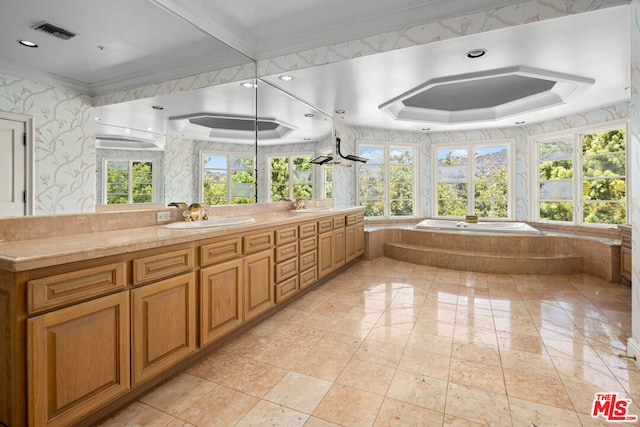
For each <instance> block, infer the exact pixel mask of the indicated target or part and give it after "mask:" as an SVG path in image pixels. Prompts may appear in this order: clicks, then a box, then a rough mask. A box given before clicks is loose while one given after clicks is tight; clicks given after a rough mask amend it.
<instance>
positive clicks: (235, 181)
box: [200, 151, 255, 205]
mask: <svg viewBox="0 0 640 427" xmlns="http://www.w3.org/2000/svg"><path fill="white" fill-rule="evenodd" d="M200 164H201V165H202V172H201V174H200V176H201V177H202V183H201V186H200V188H201V191H202V194H201V197H200V199H201V200H202V201H203V202H204V203H206V204H209V205H229V204H232V205H239V204H244V203H254V202H255V174H254V161H253V156H252V157H248V156H242V155H229V154H223V153H213V152H207V151H203V152H201V153H200Z"/></svg>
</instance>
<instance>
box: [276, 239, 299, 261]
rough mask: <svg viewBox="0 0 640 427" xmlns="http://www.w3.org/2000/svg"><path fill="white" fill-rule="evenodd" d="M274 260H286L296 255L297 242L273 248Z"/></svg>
mask: <svg viewBox="0 0 640 427" xmlns="http://www.w3.org/2000/svg"><path fill="white" fill-rule="evenodd" d="M275 253H276V255H275V258H276V262H282V261H286V260H288V259H291V258H293V257H295V256H297V255H298V242H294V243H289V244H288V245H284V246H279V247H277V248H276V249H275Z"/></svg>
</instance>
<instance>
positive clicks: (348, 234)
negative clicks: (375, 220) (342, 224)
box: [345, 225, 358, 262]
mask: <svg viewBox="0 0 640 427" xmlns="http://www.w3.org/2000/svg"><path fill="white" fill-rule="evenodd" d="M345 256H346V258H347V262H350V261H351V260H353V259H354V258H356V257H357V256H358V255H356V226H355V225H350V226H348V227H347V228H346V229H345Z"/></svg>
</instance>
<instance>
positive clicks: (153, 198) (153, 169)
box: [102, 157, 156, 205]
mask: <svg viewBox="0 0 640 427" xmlns="http://www.w3.org/2000/svg"><path fill="white" fill-rule="evenodd" d="M125 161H126V162H128V163H129V190H128V191H127V193H128V194H127V200H128V201H127V204H136V205H139V204H140V205H142V204H144V203H133V202H132V201H131V179H132V178H131V169H132V166H133V163H134V162H146V163H151V202H150V203H155V202H156V188H155V186H156V162H155V160H154V159H148V158H137V157H136V158H128V157H103V158H102V203H103V204H105V205H106V204H107V187H108V185H107V184H108V182H107V172H108V171H107V162H125Z"/></svg>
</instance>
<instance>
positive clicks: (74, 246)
mask: <svg viewBox="0 0 640 427" xmlns="http://www.w3.org/2000/svg"><path fill="white" fill-rule="evenodd" d="M362 209H363V208H361V207H354V208H344V209H332V210H325V211H318V212H317V213H304V214H300V213H294V212H290V211H285V212H282V211H280V212H270V213H264V214H260V215H251V217H253V218H254V219H255V222H252V223H249V224H241V225H234V226H226V227H214V228H200V229H188V230H181V229H169V228H166V227H165V225H166V224H162V225H155V226H150V227H137V228H128V229H120V230H111V231H100V232H93V233H84V234H74V235H69V236H57V237H42V238H36V239H29V240H16V241H7V242H2V243H0V269H1V270H6V271H11V272H19V271H27V270H32V269H36V268H42V267H50V266H53V265H58V264H65V263H70V262H77V261H85V260H90V259H97V258H101V257H105V256H111V255H119V254H124V253H130V252H135V251H140V250H145V249H153V248H158V247H163V246H169V245H176V244H181V243H190V242H194V241H198V240H204V239H210V238H215V237H221V236H225V235H229V234H235V233H250V232H254V231H257V230H259V229H262V228H268V227H276V226H281V225H288V224H296V223H303V222H306V221H309V220H317V219H320V218H323V217H328V216H334V215H337V214H343V213H344V214H348V213H350V212H359V211H362Z"/></svg>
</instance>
